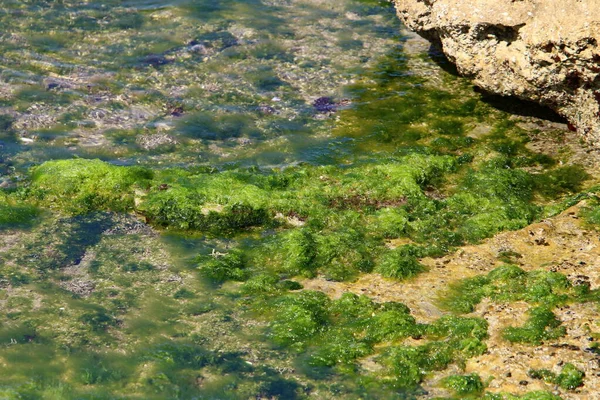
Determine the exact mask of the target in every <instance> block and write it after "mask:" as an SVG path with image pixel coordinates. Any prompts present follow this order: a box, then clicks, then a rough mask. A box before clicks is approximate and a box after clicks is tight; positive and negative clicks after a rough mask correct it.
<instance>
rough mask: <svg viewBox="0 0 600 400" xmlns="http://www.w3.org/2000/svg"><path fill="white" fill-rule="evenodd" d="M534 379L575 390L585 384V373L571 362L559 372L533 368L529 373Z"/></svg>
mask: <svg viewBox="0 0 600 400" xmlns="http://www.w3.org/2000/svg"><path fill="white" fill-rule="evenodd" d="M527 374H528V375H529V376H530V377H531V378H533V379H541V380H544V381H545V382H549V383H554V384H556V385H558V386H560V387H561V388H563V389H565V390H575V389H577V388H578V387H580V386H583V378H584V377H585V373H584V372H583V371H581V370H580V369H578V368H577V367H576V366H575V365H573V364H571V363H566V364H565V365H564V366H563V367H562V369H561V371H560V373H559V374H555V373H554V372H552V371H550V370H547V369H532V370H529V372H528V373H527Z"/></svg>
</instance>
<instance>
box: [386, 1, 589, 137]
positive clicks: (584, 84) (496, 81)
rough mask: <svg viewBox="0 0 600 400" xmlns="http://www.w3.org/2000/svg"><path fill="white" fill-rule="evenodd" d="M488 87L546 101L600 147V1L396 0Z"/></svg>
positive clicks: (418, 28) (418, 27)
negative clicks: (599, 43)
mask: <svg viewBox="0 0 600 400" xmlns="http://www.w3.org/2000/svg"><path fill="white" fill-rule="evenodd" d="M394 1H395V4H396V9H397V11H398V15H399V16H400V18H401V19H402V20H403V21H404V23H405V24H406V25H407V26H408V27H409V28H410V29H412V30H414V31H415V32H417V33H418V34H419V35H421V36H423V37H424V38H426V39H428V40H430V41H431V42H432V43H433V44H434V45H436V46H437V47H439V48H441V50H442V51H443V52H444V54H445V55H446V56H447V57H448V59H449V60H450V61H452V62H453V63H455V64H456V67H457V69H458V72H459V73H460V74H462V75H464V76H468V77H471V78H472V79H473V80H474V83H475V84H476V85H478V86H480V87H481V88H483V89H484V90H486V91H489V92H492V93H497V94H500V95H506V96H508V95H510V96H516V97H519V98H521V99H525V100H530V101H535V102H537V103H540V104H542V105H545V106H548V107H550V108H552V109H553V110H555V111H556V112H558V113H559V114H560V115H562V116H564V117H565V118H567V119H568V120H569V122H570V126H572V127H575V128H576V130H577V131H578V132H579V133H580V134H581V135H582V136H583V138H584V139H585V140H586V141H588V142H589V143H592V144H595V145H596V146H598V145H600V75H599V73H600V64H599V63H600V47H599V46H598V40H599V39H600V0H394Z"/></svg>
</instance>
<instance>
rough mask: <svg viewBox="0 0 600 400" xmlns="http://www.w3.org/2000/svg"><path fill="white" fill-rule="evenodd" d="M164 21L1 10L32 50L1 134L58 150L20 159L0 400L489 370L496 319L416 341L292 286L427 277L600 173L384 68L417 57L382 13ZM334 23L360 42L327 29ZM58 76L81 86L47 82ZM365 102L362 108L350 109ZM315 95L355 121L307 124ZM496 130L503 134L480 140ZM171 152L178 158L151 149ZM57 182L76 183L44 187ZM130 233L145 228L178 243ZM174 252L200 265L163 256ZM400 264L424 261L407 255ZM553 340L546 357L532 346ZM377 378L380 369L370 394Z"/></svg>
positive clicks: (255, 392)
mask: <svg viewBox="0 0 600 400" xmlns="http://www.w3.org/2000/svg"><path fill="white" fill-rule="evenodd" d="M159 3H160V2H153V1H137V0H136V1H126V2H116V1H109V2H105V4H104V5H103V6H99V5H97V4H95V3H94V2H87V3H81V2H70V1H63V2H58V3H48V2H40V1H31V2H27V3H23V2H7V5H6V8H5V9H3V10H1V11H0V19H1V23H2V24H3V27H6V28H5V29H6V31H9V32H19V31H21V32H22V31H23V30H31V32H30V34H28V35H25V36H24V42H23V43H20V44H18V45H16V44H14V43H13V44H11V43H6V42H8V41H2V44H0V46H2V49H3V50H7V51H3V57H4V58H5V59H6V63H5V65H6V68H5V67H4V66H3V69H2V70H0V72H1V74H2V79H3V82H6V83H7V84H10V85H12V86H11V87H12V88H13V89H14V91H13V92H11V93H10V94H5V93H4V92H3V93H2V94H1V96H2V97H0V102H1V104H2V107H7V108H9V113H10V115H11V116H10V117H8V116H6V117H3V119H2V120H0V131H1V130H3V131H6V132H7V133H9V134H10V135H11V137H12V138H13V139H14V138H17V137H22V138H25V139H27V138H29V131H28V130H26V129H24V128H23V126H24V125H23V124H24V123H30V121H29V120H28V119H27V118H31V122H32V123H33V124H34V125H35V126H37V125H42V126H41V127H39V128H35V129H31V132H33V134H34V136H32V137H33V138H34V139H35V140H36V141H35V144H34V145H32V146H31V147H29V148H28V147H25V146H24V145H23V146H21V145H19V147H15V148H14V149H11V152H13V151H16V153H12V154H11V155H10V157H11V159H12V158H13V155H14V162H15V163H16V169H17V170H20V171H21V173H22V172H23V171H25V169H26V168H29V166H30V165H31V164H35V165H37V166H36V167H34V168H32V169H31V174H30V176H29V178H23V177H22V176H20V175H18V174H16V175H15V176H14V178H15V179H13V181H14V182H19V189H18V191H17V192H15V193H10V194H8V195H7V196H6V201H5V200H4V197H3V200H2V201H1V202H0V204H2V205H1V206H0V222H2V220H1V218H7V220H6V224H3V225H4V226H3V227H2V229H4V227H6V228H7V229H8V230H9V231H10V232H11V233H14V232H17V233H16V235H21V234H23V235H26V236H25V237H24V238H22V239H21V238H19V239H18V243H19V246H15V247H12V248H10V249H9V250H8V251H7V252H3V254H0V275H1V278H0V279H1V282H2V285H3V286H2V287H3V288H4V287H5V286H4V285H7V284H8V285H9V288H10V290H11V293H10V294H7V295H6V296H7V297H8V300H7V301H6V302H5V303H2V308H1V312H2V314H3V317H4V318H3V320H2V325H1V326H0V344H1V346H2V347H1V349H2V351H1V352H0V357H1V358H2V361H3V362H4V363H2V365H0V370H1V372H2V373H1V374H0V375H1V376H2V378H0V387H1V388H0V390H3V391H4V390H5V391H6V393H7V394H6V396H7V397H9V398H10V396H12V397H15V398H17V397H30V398H36V397H38V398H39V397H42V398H52V397H54V398H61V399H67V398H114V393H119V394H120V396H122V397H123V398H149V399H151V398H157V399H159V398H160V399H162V398H193V397H197V396H202V397H204V398H251V397H263V398H285V399H293V398H304V397H309V396H313V397H320V398H357V397H361V398H390V399H391V398H399V399H406V398H414V397H415V396H417V395H419V394H422V393H423V392H422V391H421V389H420V388H419V385H420V384H422V383H423V382H424V380H426V379H427V378H428V377H429V376H431V374H434V373H435V372H436V371H442V370H444V369H446V368H447V367H448V366H450V365H452V364H458V366H459V367H460V366H462V365H463V364H464V362H465V361H466V360H467V359H468V358H470V357H473V356H476V355H480V354H483V353H484V352H485V350H486V344H485V341H486V337H487V324H486V323H485V321H484V320H481V319H477V318H464V317H443V318H441V319H438V320H436V321H433V322H431V323H430V324H422V323H420V322H418V321H417V320H416V319H415V318H414V317H413V316H412V315H411V313H410V312H411V310H409V309H408V307H406V306H404V305H403V304H401V303H391V302H388V303H382V304H379V303H376V302H374V301H373V300H372V299H369V298H368V297H366V296H356V295H350V294H344V295H342V297H341V298H339V299H335V300H332V299H330V298H328V297H326V296H325V295H324V294H323V293H320V292H312V291H307V290H302V289H303V288H302V285H301V284H300V283H298V282H297V280H299V279H303V278H312V277H323V278H325V279H328V280H336V281H352V280H354V279H356V278H358V277H359V276H361V275H362V274H365V273H370V272H373V271H375V272H377V273H380V274H381V275H383V276H386V277H390V278H393V279H397V280H403V279H410V278H411V277H413V276H415V275H416V274H418V273H422V272H423V271H425V269H424V267H423V266H422V265H421V264H420V263H419V262H418V259H419V258H421V257H424V256H440V255H442V254H445V253H447V252H449V251H453V249H454V248H455V247H456V246H460V245H462V244H464V243H474V242H478V241H480V240H482V239H483V238H486V237H489V236H491V235H493V234H495V233H496V232H498V231H501V230H506V229H518V228H521V227H523V226H525V225H527V224H528V223H530V222H532V221H534V220H535V219H536V218H538V217H540V216H541V215H542V212H543V210H542V206H543V205H545V204H546V203H548V202H553V201H555V200H557V199H559V200H560V199H562V198H563V196H565V195H567V194H570V193H574V192H577V191H579V190H582V188H584V187H585V184H586V179H587V176H586V175H585V174H584V173H583V171H582V170H581V169H580V168H578V167H576V166H575V167H556V165H555V164H556V162H555V161H554V160H553V159H551V158H549V157H548V156H545V155H543V154H541V153H534V152H532V151H530V150H528V149H527V148H526V147H525V144H526V138H525V136H526V135H525V134H524V133H523V132H522V131H520V130H519V129H518V128H516V127H515V124H514V123H513V122H511V121H509V120H508V118H507V117H506V116H505V115H503V114H501V113H499V112H498V111H496V110H493V109H492V108H490V107H489V106H487V105H485V104H484V103H482V102H480V101H479V100H478V99H477V98H476V97H475V96H474V95H473V94H472V93H470V92H469V91H464V90H458V91H456V90H455V88H453V85H450V86H449V87H448V88H446V89H444V90H441V89H439V88H434V87H431V86H429V85H428V84H427V79H426V78H424V77H423V76H422V75H421V74H419V73H415V72H414V71H411V67H410V65H409V61H410V60H409V58H408V56H407V55H406V54H405V52H404V49H403V48H402V46H397V47H395V48H394V49H393V50H392V51H390V52H389V54H387V55H386V56H384V57H382V58H378V57H379V56H378V55H379V54H380V53H381V50H380V47H381V46H383V47H385V46H387V47H392V46H391V44H392V43H394V42H396V41H402V40H404V38H402V37H401V36H399V35H398V34H397V33H396V32H395V30H396V29H397V22H393V23H392V22H391V21H395V19H394V18H395V16H394V13H393V10H391V9H390V7H389V4H387V3H386V2H381V1H373V0H363V1H360V2H354V1H348V2H340V3H339V4H338V3H336V4H335V5H332V6H331V7H332V8H331V9H324V8H322V7H321V6H319V5H314V4H309V3H308V2H300V3H301V4H300V3H296V2H294V7H295V9H298V10H301V11H302V13H304V14H301V15H296V14H295V13H290V12H289V10H290V9H291V8H290V7H289V5H287V4H285V5H283V4H279V3H278V2H269V3H268V4H267V3H266V2H260V1H249V2H239V1H238V2H236V1H222V2H206V1H201V2H196V3H194V4H191V3H190V2H186V1H175V2H171V3H169V4H164V3H160V4H159ZM209 3H210V4H209ZM67 11H68V12H67ZM324 15H326V16H327V18H323V16H324ZM348 15H350V16H351V18H350V17H347V16H348ZM291 17H293V18H294V24H290V23H289V21H290V18H291ZM335 20H339V21H342V24H346V25H347V26H350V27H352V29H353V33H352V35H349V34H347V33H346V31H344V30H343V29H341V28H339V27H333V26H327V27H324V26H322V24H323V23H324V22H323V21H335ZM42 21H43V23H42ZM316 21H319V22H318V24H321V25H318V24H317V22H316ZM25 25H27V27H25ZM49 30H51V31H52V33H51V34H50V35H46V36H44V37H42V36H43V35H42V33H43V32H48V31H49ZM159 30H160V31H162V32H168V33H164V34H158V33H157V31H159ZM319 32H326V34H325V35H321V34H320V33H319ZM370 32H373V33H372V34H371V33H370ZM329 35H332V36H329ZM330 37H334V38H335V39H334V40H333V41H331V39H330ZM294 40H305V41H304V42H300V43H301V44H300V45H298V46H295V45H294V46H292V45H290V43H292V44H294V42H293V41H294ZM364 43H369V44H370V45H371V46H372V47H366V46H364V45H363V44H364ZM388 45H389V46H388ZM194 46H200V47H196V48H195V49H194V50H192V48H194ZM21 48H23V49H24V50H23V51H21V50H19V49H21ZM313 49H318V54H317V55H315V54H311V52H312V51H314V50H313ZM331 49H335V50H333V51H332V50H331ZM378 49H379V50H378ZM336 51H337V53H336ZM27 52H31V53H33V55H32V56H31V57H29V56H27V54H29V53H27ZM23 55H26V56H25V57H24V56H23ZM327 57H329V58H330V59H327ZM30 58H31V59H30ZM333 58H335V59H333ZM370 58H371V59H370ZM37 59H40V60H42V62H38V61H39V60H37ZM356 60H360V62H361V63H362V62H367V64H366V66H365V67H357V66H356V65H354V64H352V63H353V62H354V61H356ZM76 65H77V66H78V68H80V69H76V67H75V66H76ZM349 66H350V67H349ZM76 70H77V71H82V73H81V74H74V71H76ZM24 71H27V72H26V73H25V72H24ZM323 71H333V74H323ZM50 74H53V76H54V75H58V76H62V75H64V76H65V77H67V78H72V79H68V81H69V83H65V82H63V81H61V80H58V82H54V81H50V82H49V83H47V82H48V81H47V80H46V79H47V78H48V77H49V75H50ZM96 74H99V76H96ZM350 77H351V78H352V79H353V80H355V81H357V82H358V83H355V84H353V85H352V86H350V87H347V88H345V89H344V88H341V83H340V82H342V81H346V80H348V79H349V78H350ZM355 78H356V79H355ZM444 79H446V80H448V77H446V78H444ZM69 86H71V87H69ZM321 96H333V97H334V99H333V101H336V102H338V101H339V104H336V108H338V110H337V111H336V112H335V114H337V115H335V116H334V114H333V112H332V113H331V114H328V113H320V112H318V111H316V110H315V109H314V107H313V106H312V102H313V99H315V98H317V97H321ZM273 99H278V100H273ZM348 102H349V103H350V104H349V105H346V103H348ZM37 107H41V109H40V111H39V112H38V111H36V109H37ZM2 112H5V111H4V110H3V111H2ZM2 115H4V114H2ZM7 115H8V114H7ZM12 115H15V116H16V118H15V117H13V116H12ZM45 115H49V116H51V117H52V118H50V119H49V120H48V121H45V120H43V119H42V120H41V122H40V121H39V120H38V119H36V117H38V116H45ZM54 118H56V121H57V123H54ZM115 121H117V122H115ZM480 123H481V124H489V125H492V126H493V129H492V131H491V133H490V134H488V135H484V136H483V137H480V136H476V135H473V137H472V136H471V134H470V132H471V130H472V129H473V127H474V126H476V125H477V124H480ZM2 124H3V125H2ZM36 124H37V125H36ZM330 133H331V136H330ZM2 134H3V135H4V132H3V133H2ZM155 134H162V135H167V136H168V137H169V138H171V139H172V141H170V140H169V141H168V143H167V144H166V145H164V146H162V147H161V146H158V147H156V148H151V149H146V148H144V147H143V146H144V143H146V142H145V141H144V140H145V138H146V137H147V136H151V135H155ZM2 138H3V140H4V139H5V137H4V136H2ZM13 139H11V140H13ZM88 139H89V140H90V141H92V142H93V140H92V139H95V140H98V143H94V144H93V145H91V146H89V145H86V144H85V142H86V140H88ZM86 146H89V147H87V148H86ZM94 146H96V147H94ZM142 149H143V151H142ZM73 155H75V156H80V157H83V158H96V157H100V158H102V159H103V160H105V161H108V162H102V161H99V160H85V159H81V158H79V159H77V158H76V159H71V158H72V156H73ZM52 158H61V159H63V158H64V160H60V161H48V162H46V163H43V162H42V161H44V160H48V159H52ZM3 162H4V161H3ZM123 164H125V165H129V166H127V167H123V166H117V165H123ZM135 164H140V165H142V166H141V167H138V166H131V165H135ZM273 166H275V167H273ZM248 167H250V168H248ZM540 168H548V171H546V172H544V173H541V174H540V173H532V172H531V169H540ZM16 178H18V179H16ZM571 178H573V179H571ZM4 204H6V208H2V207H5V206H4ZM557 207H558V208H561V207H563V208H564V206H563V205H559V206H557ZM43 210H51V212H46V213H47V214H48V216H46V215H45V214H46V213H44V217H46V218H47V219H45V218H39V219H38V216H39V215H41V214H40V213H42V212H44V211H43ZM113 212H121V213H122V212H126V213H135V214H137V215H138V216H139V217H140V218H141V219H142V220H145V221H146V222H147V223H149V224H150V225H151V226H152V227H154V228H155V229H156V230H158V231H160V232H161V233H160V236H159V237H160V238H161V239H160V240H159V239H157V237H156V236H154V235H157V232H156V231H154V230H153V229H152V228H151V227H150V226H148V225H145V224H143V223H142V222H141V221H137V220H134V221H131V220H128V221H125V222H123V221H122V220H121V219H120V218H126V217H124V214H114V213H113ZM119 215H120V216H119ZM35 224H40V226H36V225H35ZM31 227H34V228H35V229H34V231H33V232H30V233H26V230H23V229H22V228H31ZM15 229H16V231H15ZM164 231H168V232H169V234H170V235H171V236H170V239H169V240H170V241H171V245H172V244H173V242H179V243H180V244H181V242H185V244H181V246H182V247H183V249H182V248H181V247H177V248H176V249H171V250H172V251H171V254H169V255H168V256H166V255H161V254H160V252H159V251H158V250H159V249H161V248H163V247H164V246H163V244H164V243H161V240H163V239H164V236H163V232H164ZM394 239H401V240H400V242H402V243H406V242H408V243H410V244H409V245H402V246H400V247H397V248H394V249H392V248H390V247H393V245H390V243H393V240H394ZM182 253H185V255H184V254H182ZM198 254H200V255H199V256H198ZM499 275H502V274H499ZM540 275H543V274H540ZM515 276H517V278H519V277H521V275H519V274H516V275H515ZM489 278H490V279H491V280H492V281H493V282H494V284H497V283H498V282H497V281H498V280H500V279H508V278H506V277H504V278H502V277H501V278H498V277H495V276H493V277H489ZM519 279H520V278H519ZM527 279H530V280H531V281H532V282H533V283H531V284H530V283H529V281H528V280H527ZM527 279H526V280H527V282H528V283H527V284H526V285H525V286H526V287H527V290H528V292H527V293H525V294H523V293H521V292H519V291H518V290H516V289H515V293H516V294H515V298H517V297H519V296H522V297H524V298H527V299H528V300H532V301H539V302H542V301H551V302H552V304H555V303H556V304H560V303H561V302H562V301H571V300H570V299H571V298H572V297H573V296H575V295H574V294H573V293H574V292H576V291H577V290H580V288H571V287H570V286H569V284H568V283H565V282H564V280H562V279H560V277H556V276H545V275H543V276H540V277H533V276H531V277H530V276H529V275H527ZM473 285H475V284H473ZM485 285H488V283H487V282H486V283H485ZM490 285H491V284H490ZM490 285H488V286H490ZM486 290H488V291H491V292H493V293H495V292H494V290H496V289H490V288H489V287H487V288H486ZM581 290H582V291H581V293H580V294H581V296H584V295H585V296H593V293H591V294H590V293H589V292H587V293H583V292H585V290H584V289H581ZM486 293H487V292H486ZM565 293H566V294H565ZM577 293H579V292H577ZM471 294H474V296H475V297H474V298H478V297H477V296H480V293H479V292H475V291H473V292H472V293H471ZM527 296H529V297H527ZM564 296H571V297H568V300H564V299H565V297H564ZM582 298H583V297H582ZM457 301H458V300H457ZM460 301H461V302H464V301H465V300H464V299H462V300H460ZM471 306H472V305H471ZM465 307H468V306H465ZM546 316H548V315H546ZM546 319H549V318H546ZM536 321H537V320H536ZM536 321H533V322H532V323H531V324H529V325H532V326H533V325H535V326H534V327H533V328H535V329H533V330H534V331H535V332H533V333H532V332H530V331H531V329H530V330H529V331H527V332H525V333H526V334H527V335H538V331H539V329H538V328H539V327H538V325H540V326H541V325H544V323H545V322H544V321H542V322H540V323H537V322H536ZM534 322H535V323H534ZM550 322H552V321H550ZM529 325H527V326H525V327H524V328H525V329H529V328H531V327H530V326H529ZM549 325H552V323H550V324H549ZM549 325H548V324H547V325H544V327H543V328H544V329H546V328H547V327H548V326H549ZM521 333H523V332H521ZM522 336H523V335H522ZM536 337H537V336H536ZM13 340H14V342H13ZM409 341H420V342H418V343H419V344H418V345H412V344H411V345H407V344H406V342H409ZM15 342H16V343H15ZM412 343H414V342H412ZM371 360H373V362H374V363H375V364H376V365H377V366H378V368H381V370H379V371H368V370H366V369H365V368H364V362H365V361H371ZM40 361H42V362H40ZM42 364H43V365H42ZM2 395H4V392H2ZM506 398H515V397H514V396H506ZM523 398H530V399H536V398H539V399H542V398H544V399H545V398H555V397H553V396H551V395H547V394H531V395H526V396H524V397H523Z"/></svg>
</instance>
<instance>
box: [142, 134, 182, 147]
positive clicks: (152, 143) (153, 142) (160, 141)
mask: <svg viewBox="0 0 600 400" xmlns="http://www.w3.org/2000/svg"><path fill="white" fill-rule="evenodd" d="M136 141H137V143H138V144H139V146H140V147H141V148H142V149H144V150H157V149H159V148H165V147H172V146H174V145H176V144H177V140H176V139H175V138H173V137H172V136H171V135H168V134H166V133H155V134H152V135H141V136H138V138H137V140H136Z"/></svg>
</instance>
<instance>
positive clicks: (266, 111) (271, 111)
mask: <svg viewBox="0 0 600 400" xmlns="http://www.w3.org/2000/svg"><path fill="white" fill-rule="evenodd" d="M257 111H258V112H260V113H261V114H264V115H272V114H276V113H277V110H275V109H274V108H273V107H271V106H267V105H260V106H258V108H257Z"/></svg>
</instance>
